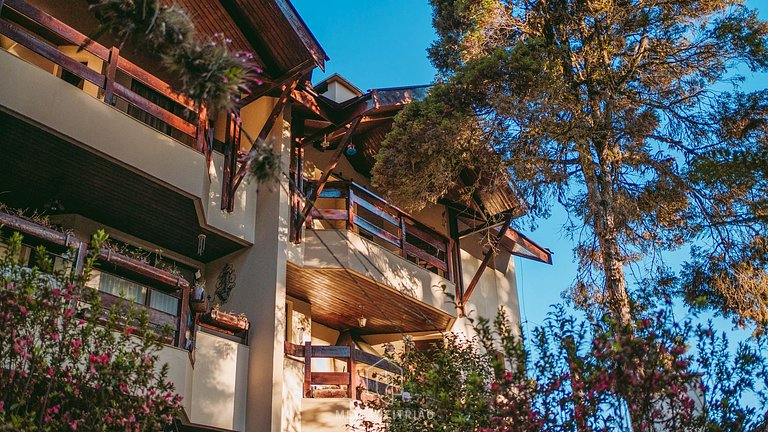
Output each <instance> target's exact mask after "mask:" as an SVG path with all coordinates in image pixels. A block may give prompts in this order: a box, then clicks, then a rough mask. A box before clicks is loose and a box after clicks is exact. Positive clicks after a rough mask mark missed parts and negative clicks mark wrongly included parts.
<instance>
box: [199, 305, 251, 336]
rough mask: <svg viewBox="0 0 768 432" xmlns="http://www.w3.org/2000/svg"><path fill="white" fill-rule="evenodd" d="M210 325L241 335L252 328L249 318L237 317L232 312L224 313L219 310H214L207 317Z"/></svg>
mask: <svg viewBox="0 0 768 432" xmlns="http://www.w3.org/2000/svg"><path fill="white" fill-rule="evenodd" d="M206 318H207V319H206V320H205V321H207V322H208V324H210V325H213V326H216V327H219V328H222V329H224V330H229V331H231V332H235V333H239V332H243V331H248V329H249V328H250V327H251V323H250V322H248V318H246V317H245V315H242V314H240V315H235V314H233V313H231V312H223V311H221V310H218V309H213V310H212V311H211V312H210V313H209V314H207V315H206Z"/></svg>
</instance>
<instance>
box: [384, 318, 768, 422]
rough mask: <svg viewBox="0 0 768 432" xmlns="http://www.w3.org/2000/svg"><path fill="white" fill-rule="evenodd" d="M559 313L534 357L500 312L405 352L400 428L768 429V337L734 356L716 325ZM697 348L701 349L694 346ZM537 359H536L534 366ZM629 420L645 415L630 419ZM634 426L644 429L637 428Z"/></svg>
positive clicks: (537, 338) (395, 411)
mask: <svg viewBox="0 0 768 432" xmlns="http://www.w3.org/2000/svg"><path fill="white" fill-rule="evenodd" d="M614 328H615V326H614V325H613V323H611V322H610V320H609V319H606V321H599V322H585V321H579V320H577V319H575V318H573V317H569V316H568V315H567V314H566V313H565V312H564V310H562V309H560V308H558V309H556V310H555V311H554V312H553V313H552V314H550V316H549V318H548V319H547V321H546V322H545V324H544V325H543V326H541V327H538V328H536V329H535V330H534V332H533V338H532V340H531V341H529V343H530V345H529V346H532V349H531V350H530V351H526V350H525V349H524V348H523V346H522V344H521V340H520V338H519V337H518V336H516V334H515V332H513V331H512V329H511V327H510V325H509V323H508V322H507V319H506V317H505V316H504V315H503V314H500V315H499V316H498V317H497V319H496V320H495V321H494V324H493V325H490V324H489V322H488V321H485V320H481V321H480V323H479V325H478V326H477V335H476V337H475V338H473V339H470V340H463V339H461V338H459V337H456V336H455V335H449V336H447V337H446V339H444V340H443V341H442V342H441V343H440V344H438V345H437V346H436V347H435V348H434V349H432V350H429V351H419V350H417V349H415V346H414V345H413V343H412V342H409V341H406V348H405V350H404V351H403V352H401V353H399V354H398V355H396V356H395V359H394V360H395V361H397V362H398V363H399V364H400V366H401V367H402V369H403V371H404V377H403V379H404V384H403V386H402V393H401V394H399V395H396V396H395V397H392V398H384V399H383V401H382V404H381V405H380V406H379V409H380V410H381V412H382V414H384V418H385V423H384V425H382V426H381V427H382V429H384V430H388V431H411V430H420V431H437V430H441V431H442V430H454V431H538V430H541V431H566V430H568V431H573V430H577V431H593V430H603V431H609V430H610V431H614V430H634V431H656V430H675V431H723V430H743V431H756V430H763V429H760V428H765V427H766V426H768V423H766V422H768V417H766V415H768V411H766V408H765V407H766V406H768V405H766V404H767V403H768V378H766V377H767V376H768V375H766V374H765V372H766V368H767V367H768V366H767V365H766V358H765V349H766V344H765V339H753V340H751V341H749V342H744V343H742V344H740V345H739V347H738V349H737V350H736V352H735V354H732V353H731V350H730V348H729V346H728V339H727V338H726V337H725V335H722V336H718V335H717V334H716V333H715V332H713V330H712V328H711V324H709V325H707V326H702V325H699V326H696V327H693V326H692V325H691V324H690V322H688V321H686V322H684V323H682V324H678V323H676V322H675V321H674V320H673V319H672V316H671V314H670V313H668V312H665V311H658V312H653V313H648V314H647V315H646V316H644V317H643V318H641V319H639V320H638V321H637V322H636V328H637V332H636V334H635V335H628V334H626V333H623V332H619V333H617V332H616V331H615V330H614ZM689 343H690V344H694V345H695V348H693V349H692V348H691V347H689V346H688V344H689ZM531 359H533V360H531ZM628 412H631V413H633V414H634V417H633V418H632V419H631V421H630V419H629V415H628ZM630 425H631V427H632V429H630Z"/></svg>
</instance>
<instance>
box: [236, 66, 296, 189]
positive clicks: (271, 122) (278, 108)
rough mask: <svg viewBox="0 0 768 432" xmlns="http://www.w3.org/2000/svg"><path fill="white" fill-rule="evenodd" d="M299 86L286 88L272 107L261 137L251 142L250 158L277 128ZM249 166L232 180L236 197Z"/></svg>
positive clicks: (291, 85)
mask: <svg viewBox="0 0 768 432" xmlns="http://www.w3.org/2000/svg"><path fill="white" fill-rule="evenodd" d="M298 84H299V82H298V81H293V82H292V83H291V84H290V85H288V86H286V87H285V88H284V89H283V93H282V94H281V95H280V97H279V98H278V99H277V102H276V103H275V106H274V107H272V112H271V113H270V114H269V117H268V118H267V121H266V122H265V123H264V126H262V128H261V131H260V132H259V135H258V136H257V137H256V139H255V140H252V141H251V149H250V151H249V157H252V156H253V153H254V151H255V150H256V146H258V145H261V143H263V142H264V141H265V140H266V139H267V136H269V132H270V131H272V128H273V127H274V126H275V121H277V117H278V116H279V115H280V113H282V112H283V108H284V107H285V104H286V102H288V96H289V95H290V94H291V91H293V89H295V88H296V86H297V85H298ZM246 136H247V137H248V139H249V140H250V139H251V137H250V136H248V135H247V134H246ZM248 165H249V162H246V163H244V164H242V165H241V166H240V169H239V170H238V171H237V175H235V177H234V178H233V179H232V181H233V184H232V191H231V194H232V195H234V193H235V191H237V188H238V187H239V186H240V183H242V181H243V179H244V178H245V175H246V174H247V173H248Z"/></svg>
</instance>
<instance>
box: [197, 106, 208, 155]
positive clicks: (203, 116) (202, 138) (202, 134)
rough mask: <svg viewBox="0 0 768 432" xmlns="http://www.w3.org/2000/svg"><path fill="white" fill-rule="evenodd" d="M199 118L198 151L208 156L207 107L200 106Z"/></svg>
mask: <svg viewBox="0 0 768 432" xmlns="http://www.w3.org/2000/svg"><path fill="white" fill-rule="evenodd" d="M198 114H199V115H198V118H197V151H199V152H200V153H203V154H205V155H206V156H207V155H208V149H206V147H207V146H206V139H207V138H206V136H207V135H208V109H207V108H206V107H205V105H200V112H199V113H198Z"/></svg>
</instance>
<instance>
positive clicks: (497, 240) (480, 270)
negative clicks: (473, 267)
mask: <svg viewBox="0 0 768 432" xmlns="http://www.w3.org/2000/svg"><path fill="white" fill-rule="evenodd" d="M511 223H512V218H511V217H510V218H507V220H506V223H505V224H504V226H503V227H502V228H501V230H500V231H499V234H498V235H497V236H496V238H495V239H494V241H493V243H492V244H491V247H489V248H488V251H486V252H485V256H484V257H483V262H482V263H480V267H479V268H478V269H477V271H476V272H475V275H474V276H473V277H472V281H471V282H470V283H469V285H467V289H466V291H465V292H464V295H462V296H461V300H460V301H459V306H460V307H461V308H463V307H464V305H465V304H467V300H469V296H471V295H472V291H474V290H475V287H476V286H477V283H478V282H480V277H481V276H482V275H483V272H484V271H485V268H486V267H488V264H490V263H491V259H492V258H493V257H494V256H495V255H496V248H497V247H498V246H499V243H500V242H501V239H503V238H504V236H505V235H506V233H507V230H509V225H510V224H511Z"/></svg>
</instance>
